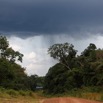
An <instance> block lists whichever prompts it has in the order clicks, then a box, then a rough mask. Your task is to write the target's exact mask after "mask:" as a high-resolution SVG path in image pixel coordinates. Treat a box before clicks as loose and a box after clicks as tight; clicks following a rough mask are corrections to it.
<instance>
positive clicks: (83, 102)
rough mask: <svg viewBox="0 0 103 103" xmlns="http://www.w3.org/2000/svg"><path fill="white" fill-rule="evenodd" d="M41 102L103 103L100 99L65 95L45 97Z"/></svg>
mask: <svg viewBox="0 0 103 103" xmlns="http://www.w3.org/2000/svg"><path fill="white" fill-rule="evenodd" d="M41 103H103V102H98V101H92V100H86V99H80V98H72V97H69V98H68V97H65V98H62V97H60V98H51V99H44V100H42V101H41Z"/></svg>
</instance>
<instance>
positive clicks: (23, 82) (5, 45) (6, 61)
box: [0, 36, 44, 91]
mask: <svg viewBox="0 0 103 103" xmlns="http://www.w3.org/2000/svg"><path fill="white" fill-rule="evenodd" d="M22 58H23V54H21V53H20V52H19V51H15V50H13V49H12V48H10V47H9V42H8V40H7V38H6V37H5V36H0V87H3V88H6V89H15V90H32V91H35V89H36V87H37V86H43V78H44V77H39V76H37V75H31V76H28V75H27V74H26V73H25V69H24V68H23V67H22V66H21V65H19V64H17V63H16V61H19V62H22Z"/></svg>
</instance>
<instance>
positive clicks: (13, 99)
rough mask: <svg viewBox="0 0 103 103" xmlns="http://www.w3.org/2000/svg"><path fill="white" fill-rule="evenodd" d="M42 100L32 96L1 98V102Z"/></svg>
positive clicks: (20, 102)
mask: <svg viewBox="0 0 103 103" xmlns="http://www.w3.org/2000/svg"><path fill="white" fill-rule="evenodd" d="M40 100H41V99H35V98H32V97H17V98H0V103H39V102H40Z"/></svg>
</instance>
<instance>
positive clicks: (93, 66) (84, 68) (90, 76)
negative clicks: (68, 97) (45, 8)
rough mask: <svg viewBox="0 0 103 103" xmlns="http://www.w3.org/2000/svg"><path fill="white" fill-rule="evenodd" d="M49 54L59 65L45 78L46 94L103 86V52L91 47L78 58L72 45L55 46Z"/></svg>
mask: <svg viewBox="0 0 103 103" xmlns="http://www.w3.org/2000/svg"><path fill="white" fill-rule="evenodd" d="M48 53H49V54H50V56H51V57H53V58H54V59H57V60H58V61H59V63H58V64H56V65H55V66H53V67H51V68H50V69H49V71H48V73H47V74H46V77H45V85H44V90H45V92H46V93H52V94H57V93H64V92H68V91H69V90H72V89H74V88H82V87H85V86H100V87H102V86H103V50H102V49H97V47H96V46H95V44H92V43H90V45H89V46H88V47H87V48H86V49H85V50H84V51H83V52H82V53H81V55H79V56H77V54H76V53H77V51H76V50H75V49H74V46H73V45H72V44H68V43H64V44H54V45H53V46H51V47H50V48H49V50H48Z"/></svg>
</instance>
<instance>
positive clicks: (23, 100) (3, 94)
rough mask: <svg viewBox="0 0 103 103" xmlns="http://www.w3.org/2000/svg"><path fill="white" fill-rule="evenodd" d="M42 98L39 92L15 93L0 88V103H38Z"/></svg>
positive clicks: (20, 91)
mask: <svg viewBox="0 0 103 103" xmlns="http://www.w3.org/2000/svg"><path fill="white" fill-rule="evenodd" d="M43 98H44V97H43V96H42V92H41V91H39V92H32V91H22V90H19V91H15V90H12V89H9V90H7V89H4V88H0V103H39V102H40V100H42V99H43Z"/></svg>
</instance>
